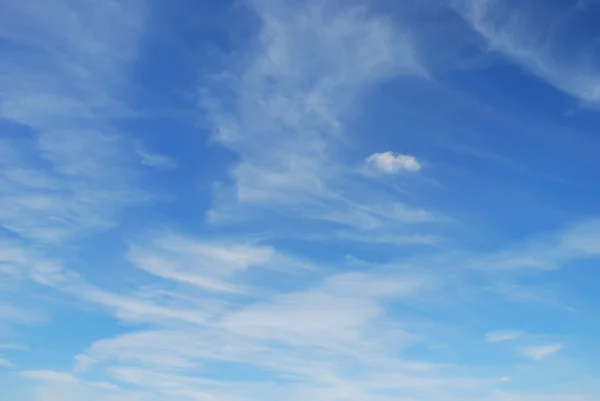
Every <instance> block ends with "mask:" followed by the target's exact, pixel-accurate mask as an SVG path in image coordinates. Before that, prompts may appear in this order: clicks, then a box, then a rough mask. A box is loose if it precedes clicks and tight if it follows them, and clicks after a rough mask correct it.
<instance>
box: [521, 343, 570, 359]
mask: <svg viewBox="0 0 600 401" xmlns="http://www.w3.org/2000/svg"><path fill="white" fill-rule="evenodd" d="M562 347H563V346H562V345H561V344H550V345H540V346H533V347H525V348H523V349H522V350H521V353H522V354H523V356H525V357H527V358H529V359H533V360H536V361H540V360H542V359H544V358H546V357H548V356H550V355H552V354H554V353H556V352H557V351H559V350H560V349H561V348H562Z"/></svg>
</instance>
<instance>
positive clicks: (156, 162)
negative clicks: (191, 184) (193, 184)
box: [136, 147, 177, 170]
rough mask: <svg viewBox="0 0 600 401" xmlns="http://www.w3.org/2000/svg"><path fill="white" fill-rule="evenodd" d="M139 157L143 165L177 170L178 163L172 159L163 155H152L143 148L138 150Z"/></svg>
mask: <svg viewBox="0 0 600 401" xmlns="http://www.w3.org/2000/svg"><path fill="white" fill-rule="evenodd" d="M136 153H137V155H138V156H139V157H140V160H141V162H142V164H143V165H145V166H149V167H155V168H159V169H163V170H173V169H176V168H177V161H175V159H173V158H172V157H169V156H165V155H161V154H159V153H151V152H149V151H147V150H145V149H143V148H141V147H138V148H137V149H136Z"/></svg>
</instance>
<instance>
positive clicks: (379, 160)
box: [365, 152, 421, 174]
mask: <svg viewBox="0 0 600 401" xmlns="http://www.w3.org/2000/svg"><path fill="white" fill-rule="evenodd" d="M365 161H366V162H367V164H369V165H370V166H372V167H373V168H374V169H376V170H378V171H380V172H382V173H386V174H397V173H401V172H416V171H419V170H421V164H420V163H419V162H418V161H417V159H416V158H415V157H414V156H411V155H403V154H399V153H393V152H383V153H373V154H372V155H371V156H369V157H367V158H366V159H365Z"/></svg>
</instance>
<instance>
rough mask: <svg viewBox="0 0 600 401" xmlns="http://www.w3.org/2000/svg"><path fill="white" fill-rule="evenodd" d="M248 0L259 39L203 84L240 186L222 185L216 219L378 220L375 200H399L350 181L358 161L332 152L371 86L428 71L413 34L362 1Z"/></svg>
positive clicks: (205, 103) (235, 182) (218, 135)
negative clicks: (239, 60)
mask: <svg viewBox="0 0 600 401" xmlns="http://www.w3.org/2000/svg"><path fill="white" fill-rule="evenodd" d="M251 4H252V5H253V8H254V11H255V12H256V14H257V15H258V17H259V20H260V31H259V33H258V35H257V38H256V44H255V45H254V46H252V47H251V49H250V51H249V54H247V55H246V56H245V57H244V58H242V64H241V66H238V65H236V66H235V67H234V68H233V69H231V70H228V71H227V72H226V73H222V74H219V77H220V80H219V82H217V83H213V84H212V85H211V84H208V85H207V87H206V88H204V90H203V93H204V94H205V96H204V101H203V107H204V108H205V109H206V110H208V114H209V116H210V120H211V122H212V125H213V129H214V138H215V139H216V141H218V142H219V143H220V144H221V145H223V146H224V147H226V148H227V149H229V150H231V151H232V152H233V153H235V155H236V156H237V157H238V160H237V161H236V162H235V164H234V165H233V167H232V168H231V179H232V180H233V185H231V186H229V185H225V184H223V185H221V186H219V187H218V188H217V191H216V195H215V204H214V207H213V209H212V210H211V212H210V213H209V217H210V219H211V221H213V222H215V223H218V222H226V221H231V220H234V221H236V220H239V219H258V218H260V217H261V216H264V215H272V214H273V213H276V214H284V215H286V216H288V217H290V218H296V219H297V218H302V219H306V218H310V219H316V220H327V221H334V222H336V223H339V224H344V225H349V226H358V227H374V226H379V225H381V224H382V222H381V219H380V218H379V217H378V216H373V215H372V214H371V213H370V212H369V208H368V206H369V204H371V203H392V202H393V200H394V199H393V197H391V196H389V194H388V193H386V192H384V191H381V189H378V188H377V187H369V188H368V189H365V190H364V191H360V190H357V189H356V187H355V186H354V185H352V186H350V185H348V182H350V181H351V180H349V179H350V178H352V175H353V174H355V173H356V172H355V171H354V170H355V168H354V167H353V164H354V163H348V162H342V161H341V160H339V158H337V157H335V154H336V149H337V148H338V147H339V146H341V145H342V144H343V142H344V140H345V139H344V138H345V137H346V136H347V134H346V123H347V120H348V118H349V116H351V115H353V114H354V113H355V112H357V111H358V110H359V109H360V108H361V106H362V105H363V104H362V103H363V102H362V95H363V94H365V93H366V92H367V90H368V89H369V88H371V87H374V86H375V85H377V84H379V83H381V82H383V81H385V80H387V79H392V78H394V77H399V76H404V77H411V78H413V79H423V77H425V76H426V75H427V74H426V72H425V70H424V68H423V67H422V65H421V64H420V62H419V60H418V55H417V53H416V50H415V49H414V48H413V44H412V41H411V38H410V37H409V35H408V34H406V33H405V32H403V31H402V29H401V28H400V27H398V26H396V25H394V24H393V23H392V21H390V20H388V19H387V18H384V17H380V16H378V15H377V14H376V13H373V12H370V10H368V9H366V8H364V7H353V6H349V7H342V8H340V7H337V6H326V5H325V4H320V3H318V2H310V3H293V2H272V1H255V2H251ZM223 82H224V84H223ZM223 93H229V94H233V95H234V96H233V98H231V97H230V96H225V97H224V96H219V95H220V94H223ZM224 99H227V101H225V100H224ZM406 165H407V166H408V168H415V165H416V164H415V163H411V162H410V161H407V162H406ZM367 195H368V197H367ZM385 218H387V216H385V217H384V218H383V219H384V220H385Z"/></svg>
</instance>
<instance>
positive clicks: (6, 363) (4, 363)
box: [0, 358, 13, 368]
mask: <svg viewBox="0 0 600 401" xmlns="http://www.w3.org/2000/svg"><path fill="white" fill-rule="evenodd" d="M11 366H13V365H12V363H10V361H9V360H8V359H4V358H0V367H4V368H10V367H11Z"/></svg>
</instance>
